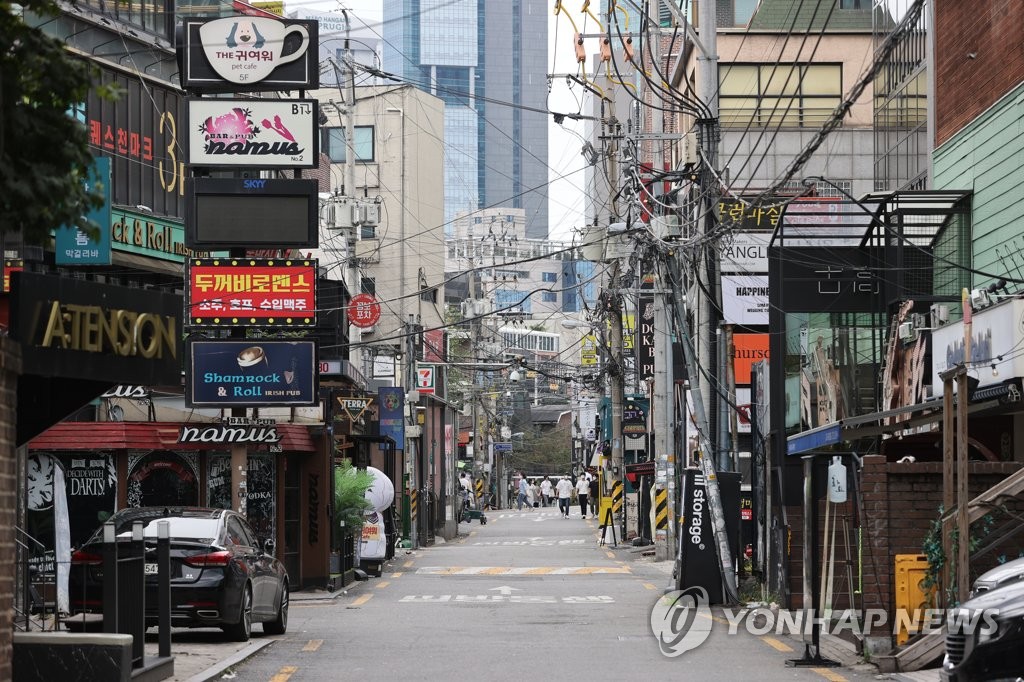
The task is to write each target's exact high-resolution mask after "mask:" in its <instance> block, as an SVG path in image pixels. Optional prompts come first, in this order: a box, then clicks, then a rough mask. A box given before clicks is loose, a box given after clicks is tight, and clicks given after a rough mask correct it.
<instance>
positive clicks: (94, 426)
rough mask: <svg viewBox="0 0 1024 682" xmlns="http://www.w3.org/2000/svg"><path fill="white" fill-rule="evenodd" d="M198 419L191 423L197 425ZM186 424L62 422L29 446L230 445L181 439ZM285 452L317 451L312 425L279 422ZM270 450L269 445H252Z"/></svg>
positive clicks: (132, 447) (160, 447)
mask: <svg viewBox="0 0 1024 682" xmlns="http://www.w3.org/2000/svg"><path fill="white" fill-rule="evenodd" d="M197 425H198V424H197V423H193V424H187V426H197ZM182 426H186V424H180V423H176V422H61V423H60V424H55V425H54V426H51V427H50V428H48V429H47V430H46V431H44V432H43V433H41V434H39V435H38V436H36V437H35V438H33V439H32V440H30V441H29V443H28V449H29V450H227V449H229V448H230V446H229V445H213V444H210V443H188V444H183V443H179V442H178V433H179V432H180V431H181V427H182ZM275 428H277V432H278V433H279V434H280V435H281V443H280V445H281V449H282V450H283V451H284V452H316V445H315V444H314V443H313V439H312V438H310V436H309V428H308V427H306V426H303V425H301V424H277V425H276V427H275ZM248 448H249V449H250V450H266V449H267V446H266V445H258V446H254V445H249V446H248Z"/></svg>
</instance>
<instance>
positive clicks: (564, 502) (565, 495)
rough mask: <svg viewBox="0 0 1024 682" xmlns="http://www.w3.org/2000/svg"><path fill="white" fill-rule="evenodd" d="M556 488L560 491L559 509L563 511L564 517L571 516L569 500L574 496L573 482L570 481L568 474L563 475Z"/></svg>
mask: <svg viewBox="0 0 1024 682" xmlns="http://www.w3.org/2000/svg"><path fill="white" fill-rule="evenodd" d="M555 490H556V492H557V493H558V509H559V510H560V511H561V512H562V518H563V519H567V518H569V500H570V499H571V497H572V483H570V482H569V477H568V476H562V478H561V479H559V481H558V485H556V486H555Z"/></svg>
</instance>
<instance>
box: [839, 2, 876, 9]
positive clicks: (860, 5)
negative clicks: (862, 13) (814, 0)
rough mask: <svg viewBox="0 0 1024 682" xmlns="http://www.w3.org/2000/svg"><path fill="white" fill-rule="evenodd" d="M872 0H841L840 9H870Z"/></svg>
mask: <svg viewBox="0 0 1024 682" xmlns="http://www.w3.org/2000/svg"><path fill="white" fill-rule="evenodd" d="M870 8H871V0H839V9H870Z"/></svg>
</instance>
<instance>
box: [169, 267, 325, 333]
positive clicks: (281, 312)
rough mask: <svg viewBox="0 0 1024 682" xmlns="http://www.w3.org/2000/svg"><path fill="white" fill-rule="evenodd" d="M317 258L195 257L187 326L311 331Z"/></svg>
mask: <svg viewBox="0 0 1024 682" xmlns="http://www.w3.org/2000/svg"><path fill="white" fill-rule="evenodd" d="M316 274H317V261H316V260H296V261H292V260H280V261H276V260H261V259H256V258H193V259H190V260H189V263H188V289H187V291H188V296H187V298H186V300H185V306H186V308H187V310H188V318H189V324H191V325H194V326H200V327H218V326H231V327H236V326H254V325H255V326H274V327H281V326H285V327H289V326H290V327H308V326H312V325H315V324H316Z"/></svg>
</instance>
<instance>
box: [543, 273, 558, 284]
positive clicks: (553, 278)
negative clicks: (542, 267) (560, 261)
mask: <svg viewBox="0 0 1024 682" xmlns="http://www.w3.org/2000/svg"><path fill="white" fill-rule="evenodd" d="M541 279H542V281H544V282H557V281H558V273H557V272H545V273H543V276H542V277H541Z"/></svg>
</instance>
